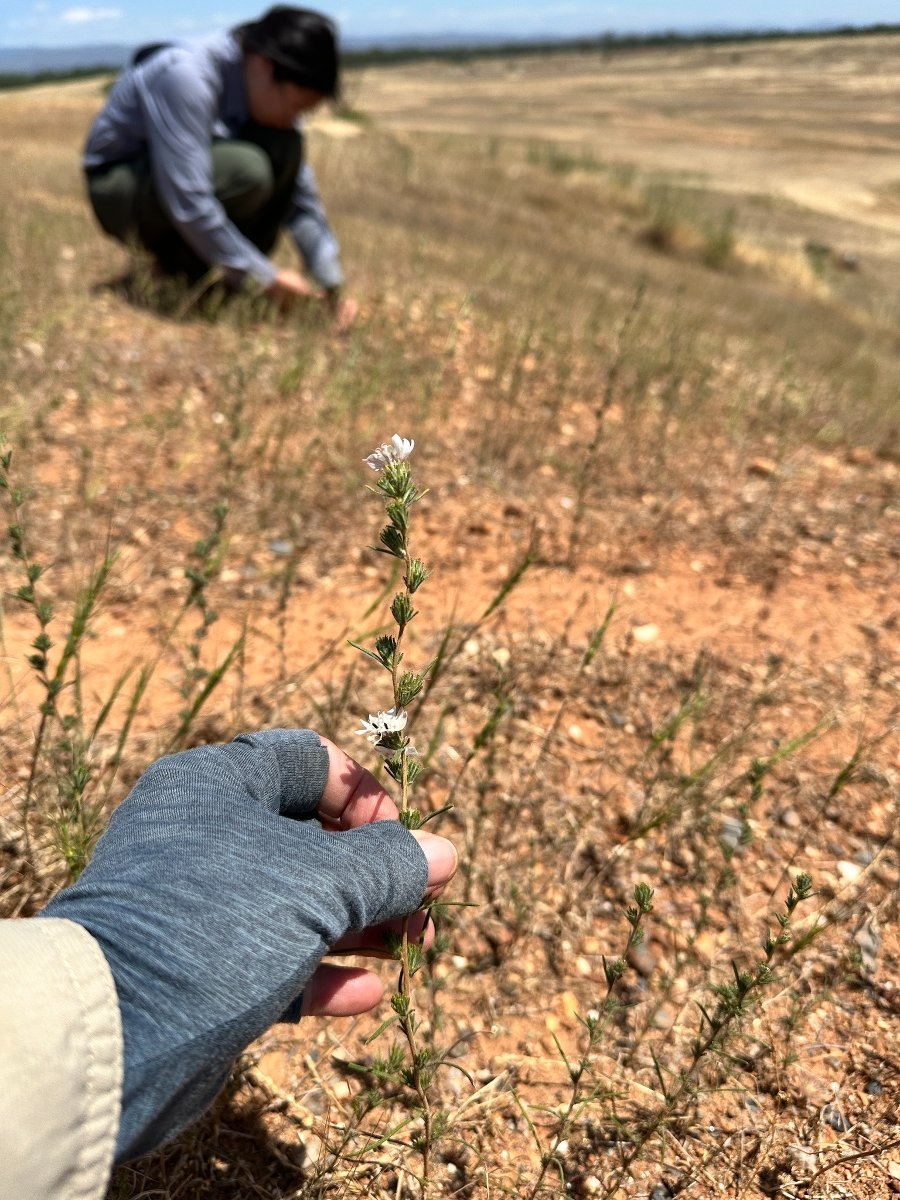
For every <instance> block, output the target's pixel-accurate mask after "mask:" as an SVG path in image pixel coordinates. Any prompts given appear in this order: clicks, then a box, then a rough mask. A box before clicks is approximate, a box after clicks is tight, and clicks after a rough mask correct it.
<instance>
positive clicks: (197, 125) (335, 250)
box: [83, 32, 344, 288]
mask: <svg viewBox="0 0 900 1200" xmlns="http://www.w3.org/2000/svg"><path fill="white" fill-rule="evenodd" d="M249 115H250V114H249V110H248V107H247V94H246V89H245V84H244V60H243V51H242V49H241V46H240V43H239V42H238V40H237V38H236V37H235V36H234V34H233V33H230V32H229V33H220V34H216V35H215V36H214V37H211V38H208V39H206V40H204V41H200V42H192V43H188V42H184V43H176V44H173V45H171V46H167V47H166V48H165V49H162V50H159V51H157V53H155V54H153V55H151V56H150V58H148V59H145V60H144V62H142V63H140V64H139V65H138V66H135V67H129V68H127V69H126V70H125V71H123V73H122V74H121V75H120V76H119V78H118V80H117V81H116V83H115V86H114V87H113V89H112V91H111V92H110V95H109V98H108V100H107V103H106V105H105V106H104V108H103V110H102V111H101V113H100V114H99V116H98V117H97V119H96V121H95V122H94V124H93V126H92V128H91V131H90V134H89V135H88V140H87V145H86V146H85V150H84V158H83V164H84V167H85V169H87V170H93V169H96V168H97V167H102V166H105V165H106V164H108V163H115V162H127V161H128V160H130V159H135V158H138V157H139V156H140V155H141V154H142V153H144V152H145V151H149V155H150V164H151V171H152V173H153V182H154V185H155V187H156V190H157V194H158V195H159V198H160V200H161V202H162V204H163V207H164V208H165V209H166V211H167V212H168V213H169V215H170V216H171V218H172V220H173V222H174V223H175V225H176V226H177V228H178V230H179V232H180V233H181V235H182V237H183V238H184V240H185V241H186V242H187V243H188V244H189V245H190V246H191V247H192V249H193V250H194V251H195V252H196V253H197V254H198V255H199V256H200V257H201V258H202V259H203V260H204V261H205V262H208V263H210V264H211V265H213V264H216V265H219V266H221V267H224V268H225V270H226V271H227V272H228V275H229V278H231V279H232V280H234V281H236V282H237V281H240V280H241V279H243V278H244V277H245V276H248V275H249V276H250V278H252V279H255V280H257V281H258V282H259V283H261V284H262V285H263V286H264V287H268V286H269V285H270V284H271V283H272V282H273V280H274V279H275V276H276V274H277V270H276V268H275V266H274V265H273V264H272V263H271V262H270V261H269V259H268V258H267V257H266V256H265V255H264V254H263V253H262V252H261V251H260V250H258V249H257V248H256V246H254V245H253V243H252V242H250V241H248V239H247V238H245V237H244V236H243V234H242V233H241V232H240V231H239V230H238V229H237V228H236V227H235V226H234V225H233V224H232V222H231V221H230V220H229V219H228V216H227V214H226V213H225V210H224V208H223V207H222V205H221V204H220V203H219V201H218V200H217V199H216V197H215V194H214V192H213V173H212V154H211V152H212V142H213V139H214V138H235V137H237V136H238V135H239V133H240V131H241V129H242V128H243V126H244V125H245V123H246V122H247V120H248V118H249ZM285 226H286V228H287V229H288V230H289V231H290V233H291V236H292V237H293V239H294V241H295V242H296V245H297V249H298V250H299V252H300V255H301V257H302V258H303V261H304V262H305V263H306V266H307V268H308V269H309V272H310V274H311V275H312V276H313V277H314V278H315V279H316V280H317V282H318V283H319V284H321V286H322V287H325V288H333V287H339V286H340V285H341V284H342V283H343V281H344V277H343V273H342V271H341V263H340V250H339V247H338V243H337V240H336V238H335V236H334V233H333V232H332V230H331V228H330V226H329V224H328V220H327V218H326V216H325V210H324V208H323V206H322V201H321V199H320V197H319V191H318V188H317V186H316V180H315V175H314V174H313V171H312V168H311V167H310V166H309V165H308V164H306V163H304V164H303V165H302V166H301V168H300V171H299V172H298V175H297V180H296V184H295V186H294V193H293V197H292V200H291V206H290V209H289V211H288V215H287V218H286V220H285Z"/></svg>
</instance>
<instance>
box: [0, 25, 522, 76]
mask: <svg viewBox="0 0 900 1200" xmlns="http://www.w3.org/2000/svg"><path fill="white" fill-rule="evenodd" d="M504 40H508V39H504V37H503V35H501V34H497V35H496V36H490V35H488V36H480V37H478V36H476V37H473V36H463V35H461V34H454V33H443V34H433V35H421V36H419V35H416V34H410V35H409V36H407V37H388V38H378V39H377V40H376V39H374V38H346V39H345V40H344V42H343V46H344V49H345V50H347V51H349V52H351V53H352V52H354V51H367V50H373V49H375V48H377V49H379V50H385V51H387V52H391V51H394V50H398V49H404V50H405V49H412V50H429V49H448V48H451V47H455V46H488V45H492V44H496V43H497V42H502V41H504ZM134 50H135V47H134V46H122V45H96V46H59V47H56V46H54V47H47V46H21V47H20V46H0V75H37V74H44V73H45V72H46V73H53V74H57V73H58V74H65V73H66V72H67V71H82V70H87V69H89V68H91V67H122V66H124V65H125V63H127V62H128V60H129V58H130V57H131V55H132V54H133V53H134Z"/></svg>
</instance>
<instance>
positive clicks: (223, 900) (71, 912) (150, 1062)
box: [42, 730, 428, 1161]
mask: <svg viewBox="0 0 900 1200" xmlns="http://www.w3.org/2000/svg"><path fill="white" fill-rule="evenodd" d="M327 770H328V758H327V754H326V751H325V749H324V748H323V746H322V744H321V742H320V740H319V737H318V735H317V734H315V733H312V732H311V731H309V730H301V731H296V730H271V731H268V732H265V733H257V734H251V735H244V736H242V737H239V738H237V739H236V740H235V741H234V742H232V743H230V744H229V745H227V746H205V747H201V748H199V749H196V750H190V751H187V752H185V753H184V754H178V755H174V756H172V757H170V758H164V759H161V760H160V761H159V762H157V763H156V764H154V766H152V767H151V768H150V770H149V771H147V773H146V774H145V775H144V776H143V777H142V778H141V780H140V781H139V782H138V784H137V786H136V787H135V788H134V790H133V791H132V793H131V794H130V795H129V796H128V798H127V799H126V800H125V801H123V803H122V804H121V805H120V806H119V808H118V809H117V810H116V812H115V813H114V814H113V817H112V820H111V821H110V823H109V827H108V828H107V830H106V832H105V833H104V835H103V837H102V838H101V839H100V841H99V843H98V844H97V848H96V850H95V852H94V856H93V858H92V859H91V862H90V863H89V865H88V867H87V868H86V870H85V871H84V873H83V874H82V876H81V878H80V879H79V880H78V882H77V883H76V884H74V885H73V886H72V887H70V888H67V889H66V890H65V891H63V892H61V893H59V895H58V896H57V897H55V898H54V899H53V900H52V901H51V902H50V904H49V905H48V906H47V908H46V909H45V910H44V913H43V914H42V915H45V916H54V917H65V918H68V919H69V920H71V921H76V922H77V923H79V924H81V925H83V926H84V927H85V928H86V929H87V930H88V931H89V932H90V933H91V934H93V936H94V937H95V938H96V939H97V941H98V942H99V944H100V946H101V948H102V950H103V952H104V954H105V956H106V959H107V961H108V962H109V965H110V968H111V970H112V973H113V978H114V980H115V984H116V990H117V992H118V997H119V1006H120V1010H121V1014H122V1033H123V1038H124V1053H125V1079H124V1087H123V1096H122V1119H121V1124H120V1129H119V1139H118V1143H117V1148H116V1160H117V1161H123V1160H125V1159H128V1158H133V1157H135V1156H136V1155H138V1154H142V1153H145V1152H146V1151H148V1150H151V1149H153V1148H155V1147H156V1146H158V1145H160V1144H161V1143H162V1142H164V1141H166V1140H167V1139H169V1138H170V1137H172V1136H173V1135H174V1134H176V1133H178V1132H179V1130H181V1129H182V1128H184V1126H185V1125H187V1124H189V1123H190V1122H191V1121H192V1120H194V1119H195V1118H196V1117H197V1116H199V1115H200V1114H201V1113H202V1112H203V1110H204V1109H205V1108H206V1107H207V1106H208V1105H209V1103H210V1102H211V1101H212V1100H213V1098H214V1097H215V1095H216V1093H217V1092H218V1091H219V1089H220V1088H221V1086H222V1084H223V1082H224V1080H225V1078H226V1076H227V1073H228V1069H229V1067H230V1065H231V1063H232V1061H233V1060H234V1058H235V1057H236V1055H237V1054H239V1053H240V1052H241V1051H242V1050H243V1049H244V1048H245V1047H246V1046H247V1045H248V1044H249V1042H251V1041H252V1040H253V1039H254V1038H256V1037H258V1036H259V1035H260V1034H261V1033H263V1032H264V1031H265V1030H266V1029H267V1028H268V1027H269V1026H270V1025H271V1024H272V1023H273V1022H275V1021H276V1020H278V1018H279V1016H281V1015H282V1014H284V1013H285V1012H286V1010H288V1009H290V1008H291V1006H295V1005H296V1001H297V998H298V997H299V996H300V994H301V992H302V990H303V986H304V984H305V983H306V981H307V980H308V979H309V977H310V975H311V974H312V972H313V971H314V970H315V968H316V966H317V965H318V963H319V960H320V959H321V957H322V955H323V954H324V953H325V952H326V951H327V950H328V948H329V947H330V946H331V945H332V944H333V943H334V942H335V941H336V940H337V939H338V938H340V937H341V936H342V935H343V934H344V933H346V932H347V931H348V930H352V929H362V928H364V927H366V926H368V925H373V924H376V923H378V922H380V921H384V920H388V919H390V918H392V917H397V916H400V915H402V914H404V913H408V912H411V911H412V910H413V909H415V908H416V907H417V906H418V905H419V903H420V902H421V899H422V896H423V893H424V890H425V886H426V883H427V875H428V865H427V861H426V859H425V856H424V854H423V853H422V851H421V850H420V848H419V846H418V845H417V843H416V841H415V839H414V838H413V837H412V836H411V835H410V834H409V832H408V831H407V830H406V829H405V828H403V826H401V825H400V824H399V823H398V822H395V821H380V822H377V823H375V824H373V825H367V826H365V827H363V828H359V829H354V830H346V831H340V832H330V831H326V830H323V829H322V828H321V826H320V824H319V822H318V821H317V820H316V819H315V818H314V816H313V814H314V813H315V811H316V807H317V805H318V803H319V800H320V799H321V795H322V789H323V787H324V784H325V780H326V778H327Z"/></svg>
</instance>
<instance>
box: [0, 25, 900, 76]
mask: <svg viewBox="0 0 900 1200" xmlns="http://www.w3.org/2000/svg"><path fill="white" fill-rule="evenodd" d="M898 31H900V27H898V26H897V25H883V24H882V25H868V26H865V25H864V26H840V27H838V26H835V25H834V24H830V23H826V22H822V23H819V24H816V25H814V26H809V27H807V28H805V29H781V30H779V29H759V30H755V31H752V30H745V29H738V28H734V29H729V28H727V27H722V28H718V29H716V30H710V29H708V28H707V29H703V30H700V29H697V30H692V31H687V30H682V31H680V32H671V33H651V32H643V33H634V34H629V33H619V34H616V33H606V34H601V33H599V32H597V31H595V32H594V33H592V34H591V33H586V34H585V35H584V37H583V38H581V39H579V38H576V37H570V38H559V37H553V36H550V35H547V36H546V37H544V38H542V37H541V36H540V35H536V34H532V35H530V36H524V35H522V34H504V33H502V32H492V33H485V32H482V33H480V34H460V33H451V32H445V33H434V34H421V33H420V34H415V33H411V34H407V35H401V36H395V37H379V38H371V37H370V38H352V37H351V38H345V39H344V40H343V43H342V44H343V48H344V50H345V51H347V52H348V53H349V54H350V55H351V56H352V55H360V56H368V55H371V54H374V55H376V56H378V55H384V56H386V57H387V58H390V57H391V56H393V55H397V54H398V53H402V52H404V51H410V52H412V53H418V54H422V53H426V54H427V53H430V52H431V51H434V52H435V53H440V52H442V51H443V52H449V53H453V52H454V51H455V50H473V51H481V52H488V53H490V52H491V49H492V48H498V47H502V48H509V49H512V48H513V47H515V46H517V45H522V46H537V45H542V46H547V47H550V46H553V45H554V44H557V43H558V44H559V45H560V46H566V45H575V44H578V43H579V42H583V43H597V44H603V45H604V46H608V47H614V46H616V45H623V46H627V45H634V44H647V45H653V44H659V43H660V42H662V43H667V42H670V41H679V40H685V41H692V40H695V39H696V40H701V41H704V40H710V41H719V40H725V41H728V40H730V39H731V38H737V39H755V38H760V37H762V38H766V37H775V36H788V37H810V36H817V35H818V36H829V35H834V34H843V35H852V34H858V33H896V32H898ZM134 50H135V47H134V46H123V45H120V44H108V45H86V46H54V47H47V46H24V47H15V46H9V47H3V46H0V75H7V76H8V75H41V74H59V75H65V74H66V73H67V72H70V71H85V70H90V69H92V68H94V67H97V68H102V67H113V68H119V67H122V66H124V65H125V63H127V62H128V60H129V59H130V58H131V55H132V54H133V53H134Z"/></svg>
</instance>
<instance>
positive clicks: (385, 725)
mask: <svg viewBox="0 0 900 1200" xmlns="http://www.w3.org/2000/svg"><path fill="white" fill-rule="evenodd" d="M406 719H407V718H406V709H405V708H401V709H399V711H398V710H397V709H394V708H389V709H388V710H387V711H386V712H380V713H369V719H368V721H363V723H362V729H357V730H356V735H357V737H365V738H366V740H367V741H369V742H371V743H372V745H373V746H374V745H376V744H377V743H378V742H380V741H381V739H382V738H383V737H384V736H385V734H387V733H399V732H400V730H401V729H405V728H406Z"/></svg>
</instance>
